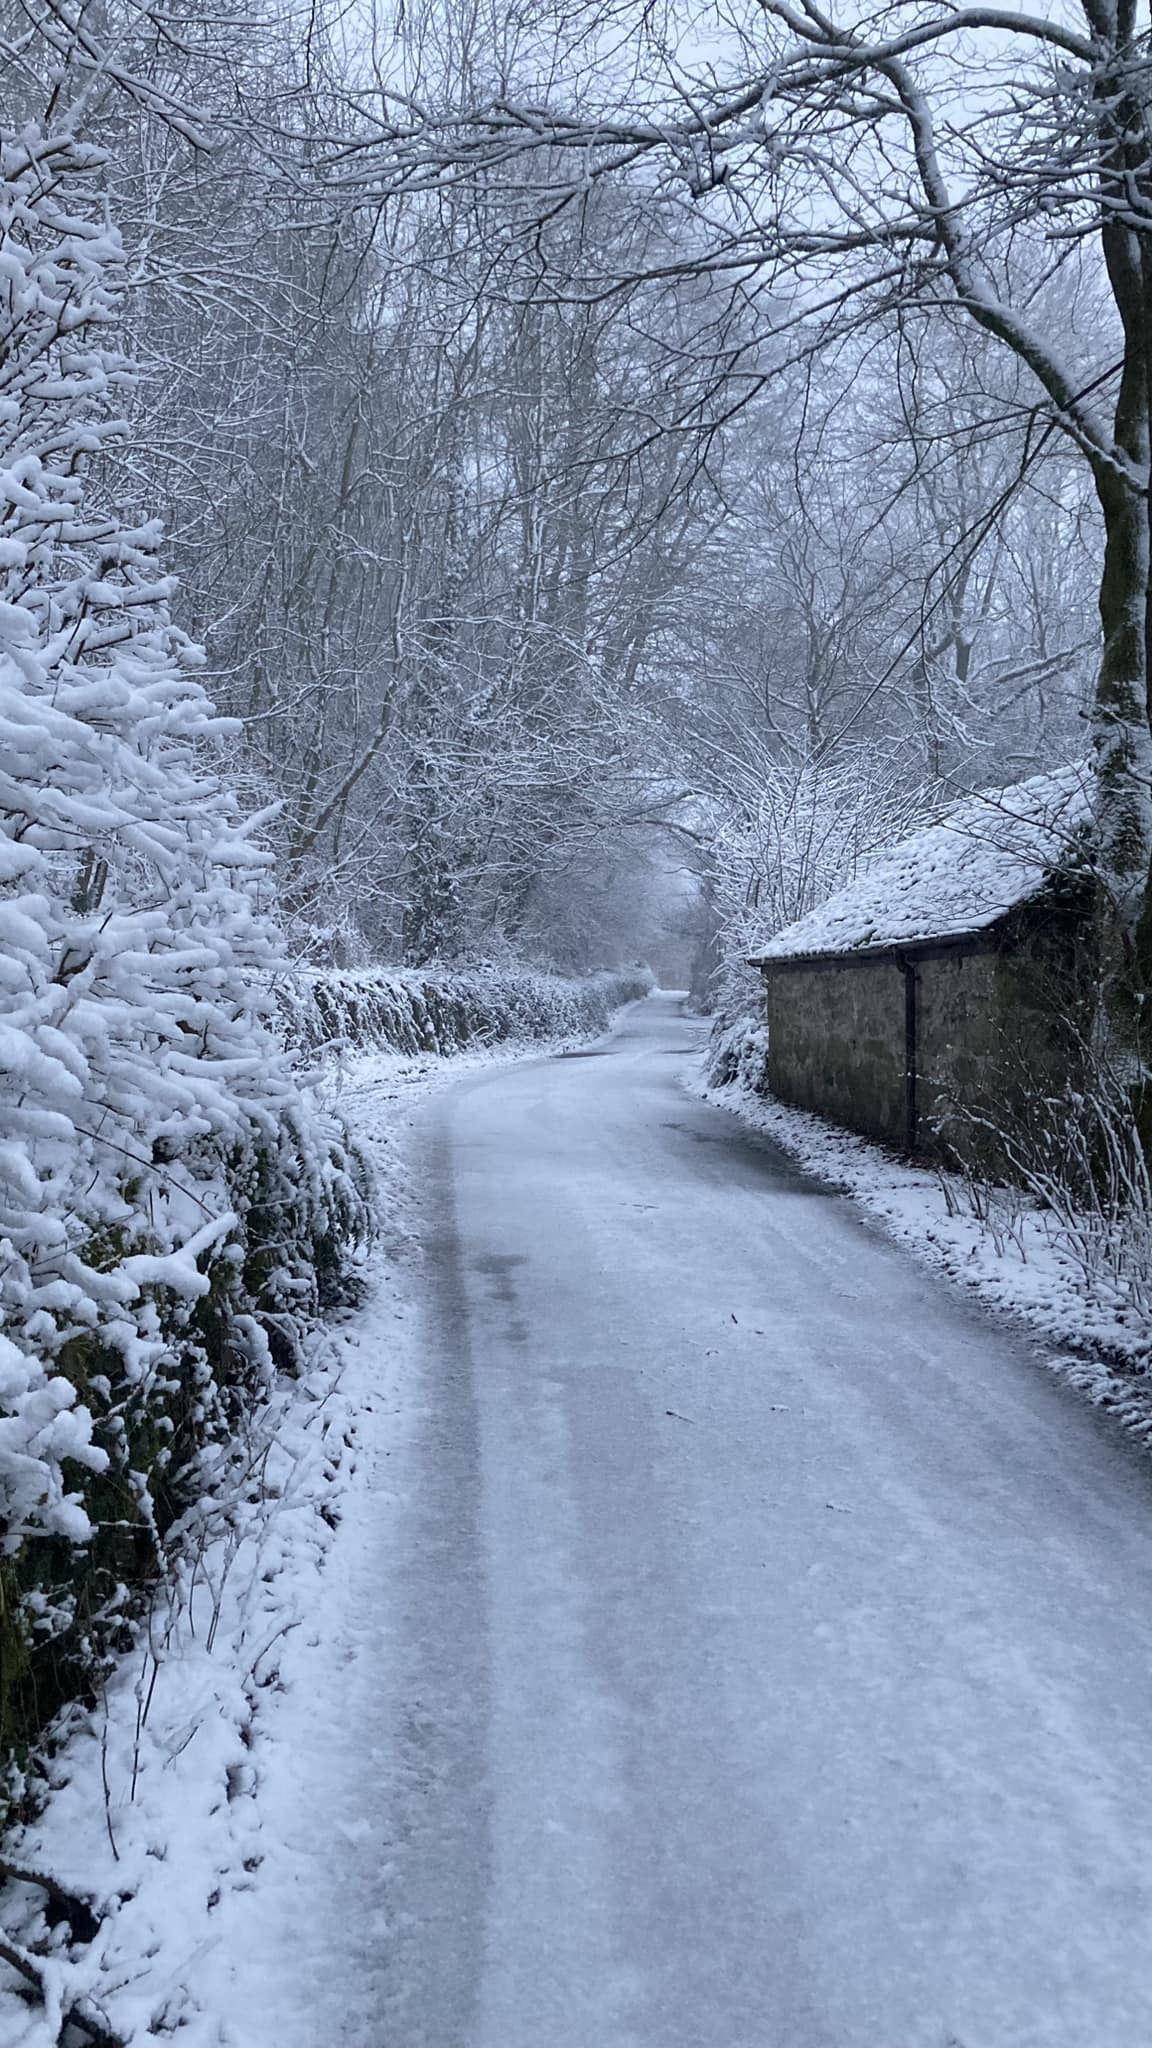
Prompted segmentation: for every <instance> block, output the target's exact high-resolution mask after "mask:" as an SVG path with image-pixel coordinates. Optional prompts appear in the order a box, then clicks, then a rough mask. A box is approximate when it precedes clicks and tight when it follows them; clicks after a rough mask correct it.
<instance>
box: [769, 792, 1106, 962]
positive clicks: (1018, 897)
mask: <svg viewBox="0 0 1152 2048" xmlns="http://www.w3.org/2000/svg"><path fill="white" fill-rule="evenodd" d="M1090 808H1091V785H1090V781H1089V776H1088V772H1087V770H1086V768H1085V767H1084V766H1083V765H1082V764H1080V763H1076V764H1074V765H1073V766H1071V767H1069V768H1063V769H1058V770H1056V771H1055V772H1053V773H1052V774H1048V775H1034V776H1032V777H1031V778H1030V779H1029V780H1028V781H1027V782H1019V783H1016V784H1015V785H1014V786H1013V787H1011V788H1009V789H997V790H985V791H983V792H981V793H980V794H979V795H977V796H971V797H968V798H966V799H965V801H964V802H963V803H962V804H959V805H957V807H956V808H955V809H954V810H952V811H949V812H948V813H947V814H946V815H945V816H944V817H943V818H941V819H940V820H939V821H938V822H937V823H936V824H934V825H928V826H926V827H925V828H924V829H923V830H922V831H919V832H913V833H912V834H911V835H910V836H909V837H908V838H907V839H902V840H901V841H900V842H899V844H898V845H896V846H893V847H891V848H890V849H889V850H888V852H887V853H884V854H882V855H881V856H880V858H879V859H877V860H875V861H873V862H872V863H871V864H870V865H869V866H868V867H867V869H866V870H865V872H864V873H863V874H862V875H859V876H858V877H857V878H856V880H855V881H854V882H851V883H849V885H848V887H847V888H845V889H840V890H838V891H837V892H836V894H835V895H834V896H830V897H829V898H828V900H827V901H826V902H825V903H821V904H819V905H818V906H817V908H816V909H815V910H812V911H809V913H808V914H807V916H805V917H802V918H799V919H798V920H797V922H796V923H795V924H790V925H788V926H786V927H785V929H784V930H783V931H779V932H776V933H775V934H774V935H773V936H772V937H771V938H769V939H768V941H767V943H766V944H762V945H759V946H757V947H755V948H754V950H753V953H752V955H751V957H752V960H753V962H754V963H756V962H759V961H761V960H786V959H796V958H800V957H804V956H806V955H818V954H825V953H854V952H865V951H868V950H870V949H872V948H879V947H883V946H894V945H908V944H911V943H913V942H914V941H916V940H929V939H943V938H953V937H960V936H961V935H963V934H966V933H969V932H978V931H984V930H986V929H987V928H988V927H989V926H990V925H993V924H995V923H996V922H997V921H998V919H999V918H1001V917H1003V916H1004V915H1005V914H1006V913H1007V912H1008V911H1009V910H1012V909H1013V908H1014V907H1015V906H1016V905H1017V904H1019V903H1023V902H1026V901H1027V900H1028V898H1030V897H1031V896H1034V895H1035V894H1036V893H1037V892H1038V891H1039V890H1040V889H1041V888H1042V886H1043V884H1044V882H1045V880H1046V878H1047V876H1048V875H1049V873H1050V872H1051V870H1052V868H1053V866H1054V865H1055V864H1056V863H1057V862H1058V861H1059V860H1060V858H1061V856H1062V855H1064V854H1065V853H1066V852H1067V850H1068V847H1069V844H1070V842H1071V840H1072V839H1073V837H1074V835H1075V834H1076V832H1077V831H1078V830H1079V829H1080V828H1081V827H1082V826H1083V825H1084V824H1086V823H1087V821H1088V818H1089V815H1090Z"/></svg>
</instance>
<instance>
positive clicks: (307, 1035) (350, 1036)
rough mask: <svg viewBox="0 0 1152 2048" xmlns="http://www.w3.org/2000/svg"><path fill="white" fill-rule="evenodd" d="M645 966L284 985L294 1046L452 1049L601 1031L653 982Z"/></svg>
mask: <svg viewBox="0 0 1152 2048" xmlns="http://www.w3.org/2000/svg"><path fill="white" fill-rule="evenodd" d="M652 985H653V984H652V976H651V975H650V974H649V973H648V971H647V969H645V968H635V969H632V970H631V971H630V972H628V973H625V974H594V975H590V976H588V977H587V978H586V979H585V980H582V981H568V980H565V979H564V978H563V977H562V976H560V975H557V974H545V973H543V972H542V971H541V970H540V969H539V968H534V967H515V966H500V967H428V968H419V969H417V968H391V969H390V968H362V969H358V970H356V971H355V972H351V971H349V972H325V971H322V970H321V971H308V972H302V973H299V974H296V975H293V976H290V977H287V978H285V979H283V980H282V981H280V982H279V983H278V984H277V1000H278V1003H279V1005H280V1014H281V1018H282V1028H283V1030H284V1032H285V1035H286V1037H287V1039H288V1041H289V1043H290V1044H292V1045H293V1046H296V1047H299V1048H300V1049H302V1050H306V1051H308V1052H312V1053H322V1052H326V1051H330V1050H338V1049H343V1048H346V1047H355V1046H384V1047H387V1048H388V1049H389V1050H391V1051H393V1052H399V1053H412V1054H416V1053H439V1054H451V1053H454V1052H461V1051H463V1049H464V1047H465V1046H469V1045H496V1044H498V1043H500V1042H501V1041H504V1040H515V1039H542V1038H576V1037H582V1038H584V1037H592V1036H594V1035H595V1034H596V1033H597V1032H600V1031H603V1030H604V1029H605V1028H606V1026H607V1024H608V1022H609V1019H610V1018H611V1016H612V1013H613V1011H614V1010H618V1009H619V1008H620V1006H621V1005H622V1004H623V1003H630V1002H635V1001H636V1000H637V998H639V997H640V996H646V995H647V994H648V993H649V992H650V990H651V988H652Z"/></svg>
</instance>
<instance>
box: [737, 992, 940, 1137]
mask: <svg viewBox="0 0 1152 2048" xmlns="http://www.w3.org/2000/svg"><path fill="white" fill-rule="evenodd" d="M766 994H767V1007H768V1085H769V1087H770V1088H771V1090H772V1093H773V1094H774V1095H778V1096H779V1097H780V1099H781V1101H783V1102H795V1103H798V1104H799V1105H800V1107H801V1108H802V1109H814V1110H816V1111H818V1112H819V1114H820V1115H821V1116H827V1117H831V1118H832V1120H833V1122H835V1123H840V1124H847V1126H848V1127H849V1129H850V1130H855V1131H863V1132H864V1133H865V1134H866V1135H867V1136H868V1137H872V1138H884V1139H887V1140H888V1141H889V1142H890V1143H892V1144H897V1145H900V1144H903V1142H904V1117H905V1081H904V975H903V973H902V971H901V969H900V967H899V965H898V964H897V963H896V962H895V961H891V960H869V961H859V962H854V963H853V964H852V965H851V966H844V967H839V966H837V967H822V966H821V967H804V966H799V965H798V966H794V967H793V966H788V967H775V968H773V969H772V971H771V972H770V973H769V974H768V975H767V976H766Z"/></svg>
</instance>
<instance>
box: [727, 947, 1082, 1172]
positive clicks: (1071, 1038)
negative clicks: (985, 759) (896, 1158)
mask: <svg viewBox="0 0 1152 2048" xmlns="http://www.w3.org/2000/svg"><path fill="white" fill-rule="evenodd" d="M999 937H1000V944H999V945H998V946H997V947H996V948H995V949H993V948H992V947H988V948H987V949H985V950H971V951H957V952H941V953H932V952H929V953H928V954H927V955H923V954H921V955H919V956H916V955H914V954H912V953H911V952H910V953H909V955H908V956H907V957H908V958H909V959H910V960H913V961H914V965H915V970H916V1010H917V1029H916V1084H917V1085H916V1098H917V1149H918V1150H919V1151H921V1152H923V1153H925V1154H927V1155H929V1156H931V1155H932V1154H933V1153H935V1154H936V1155H938V1156H944V1157H950V1158H956V1157H958V1156H959V1157H962V1158H964V1159H966V1160H968V1161H970V1162H971V1163H972V1164H975V1165H979V1166H980V1167H981V1168H982V1169H984V1170H987V1171H992V1172H1000V1171H1003V1170H1005V1162H1004V1159H1003V1156H1002V1152H1001V1148H1000V1147H999V1146H998V1144H997V1141H996V1128H997V1126H1000V1127H1003V1126H1004V1125H1005V1123H1006V1121H1017V1120H1019V1119H1020V1118H1021V1117H1025V1118H1026V1117H1028V1116H1029V1115H1030V1114H1034V1113H1035V1111H1036V1107H1037V1104H1038V1102H1039V1101H1040V1100H1041V1099H1042V1098H1043V1097H1044V1096H1046V1095H1049V1094H1052V1095H1058V1094H1059V1093H1060V1092H1061V1090H1062V1089H1063V1087H1064V1086H1065V1084H1066V1083H1067V1082H1068V1081H1069V1080H1070V1079H1072V1080H1074V1079H1075V1073H1076V1066H1077V1061H1078V1057H1079V1055H1078V1044H1079V1041H1080V1038H1081V1036H1082V1025H1081V1026H1080V1027H1078V1025H1077V1013H1078V1007H1081V1006H1082V1004H1083V1000H1084V997H1083V991H1084V989H1085V988H1087V987H1088V986H1089V983H1088V982H1087V981H1085V978H1084V963H1083V961H1082V959H1081V957H1080V952H1081V949H1080V947H1079V945H1078V943H1077V935H1076V927H1075V925H1074V924H1073V923H1072V921H1071V920H1070V919H1068V918H1065V917H1053V916H1051V915H1049V916H1047V917H1045V918H1044V919H1043V920H1041V919H1039V918H1035V919H1033V920H1032V921H1030V922H1027V923H1025V922H1023V921H1021V922H1020V923H1019V924H1014V925H1013V926H1012V927H1011V928H1009V930H1008V931H1001V933H1000V934H999ZM765 986H766V1007H767V1016H768V1074H767V1080H768V1086H769V1087H770V1089H771V1090H772V1093H773V1094H774V1095H778V1096H779V1097H780V1098H781V1100H782V1101H784V1102H794V1103H798V1104H799V1105H800V1106H801V1107H802V1108H805V1109H813V1110H816V1111H817V1112H818V1113H819V1114H820V1115H822V1116H827V1117H829V1118H831V1119H832V1121H833V1122H835V1123H841V1124H845V1125H847V1127H848V1128H849V1129H850V1130H855V1131H861V1132H863V1133H864V1135H865V1136H867V1137H872V1138H881V1139H884V1140H885V1141H886V1142H887V1143H889V1144H893V1145H899V1146H901V1147H903V1146H904V1145H905V1144H906V1142H907V1083H906V1068H905V1057H906V1044H907V1039H906V1013H905V971H904V969H903V967H902V966H901V963H900V961H899V959H897V958H895V957H894V956H891V955H889V956H882V957H880V958H877V959H872V960H861V959H860V958H859V957H857V958H856V959H854V960H845V961H843V962H837V961H827V962H823V963H820V964H817V965H812V964H809V965H803V964H800V963H796V964H791V963H789V964H784V963H783V962H781V963H779V964H777V965H774V966H773V967H772V968H770V969H769V970H768V972H767V973H766V976H765Z"/></svg>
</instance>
